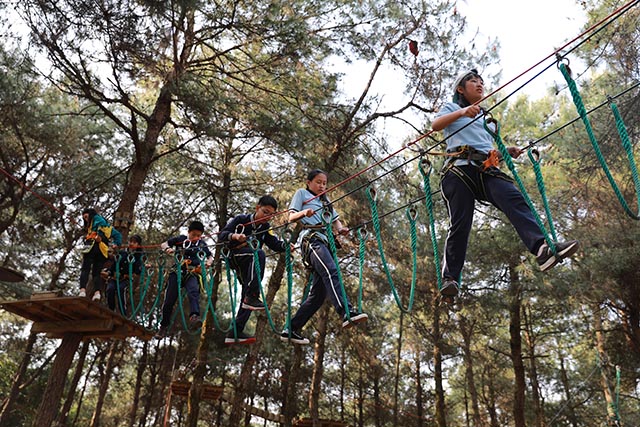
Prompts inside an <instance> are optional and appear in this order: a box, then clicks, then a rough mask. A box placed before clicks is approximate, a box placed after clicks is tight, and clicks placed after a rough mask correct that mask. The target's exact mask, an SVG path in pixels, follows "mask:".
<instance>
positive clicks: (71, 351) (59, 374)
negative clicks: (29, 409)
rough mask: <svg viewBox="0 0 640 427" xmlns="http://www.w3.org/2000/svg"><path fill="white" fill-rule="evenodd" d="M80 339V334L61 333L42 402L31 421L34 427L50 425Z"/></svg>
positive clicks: (56, 412) (58, 404)
mask: <svg viewBox="0 0 640 427" xmlns="http://www.w3.org/2000/svg"><path fill="white" fill-rule="evenodd" d="M81 341H82V334H77V333H65V334H64V335H63V337H62V342H61V343H60V347H59V348H58V354H57V355H56V358H55V360H54V361H53V366H52V367H51V373H50V374H49V380H48V381H47V387H46V388H45V390H44V393H43V395H42V402H41V403H40V407H39V408H38V413H37V414H36V417H35V422H34V423H33V426H34V427H50V426H51V425H52V424H53V421H54V420H55V418H56V415H57V414H58V408H59V407H60V399H61V397H62V393H63V391H64V383H65V381H66V379H67V372H69V367H70V366H71V362H73V356H74V355H75V354H76V351H77V350H78V347H79V346H80V342H81Z"/></svg>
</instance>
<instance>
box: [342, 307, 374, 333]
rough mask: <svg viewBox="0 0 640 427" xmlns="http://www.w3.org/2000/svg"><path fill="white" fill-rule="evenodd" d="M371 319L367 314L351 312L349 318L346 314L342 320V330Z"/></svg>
mask: <svg viewBox="0 0 640 427" xmlns="http://www.w3.org/2000/svg"><path fill="white" fill-rule="evenodd" d="M368 319H369V316H368V315H367V313H356V312H355V311H350V312H349V317H347V315H346V314H345V315H344V317H343V318H342V329H348V328H350V327H352V326H353V325H355V324H357V323H364V322H366V321H367V320H368Z"/></svg>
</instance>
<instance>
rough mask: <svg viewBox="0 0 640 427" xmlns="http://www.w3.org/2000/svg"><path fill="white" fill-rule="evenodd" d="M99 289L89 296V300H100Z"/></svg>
mask: <svg viewBox="0 0 640 427" xmlns="http://www.w3.org/2000/svg"><path fill="white" fill-rule="evenodd" d="M100 296H101V295H100V291H95V292H94V293H93V296H92V297H91V301H100Z"/></svg>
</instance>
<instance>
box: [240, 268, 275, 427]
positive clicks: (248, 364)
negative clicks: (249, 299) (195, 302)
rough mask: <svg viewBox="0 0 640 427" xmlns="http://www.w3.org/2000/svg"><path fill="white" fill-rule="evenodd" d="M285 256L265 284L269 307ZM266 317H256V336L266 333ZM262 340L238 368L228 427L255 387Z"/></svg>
mask: <svg viewBox="0 0 640 427" xmlns="http://www.w3.org/2000/svg"><path fill="white" fill-rule="evenodd" d="M285 267H286V265H285V257H284V256H279V257H278V261H277V263H276V265H275V268H274V270H273V271H272V272H271V277H270V278H269V283H268V284H267V292H266V295H265V297H266V301H267V305H268V306H269V307H271V304H272V303H273V300H274V299H275V296H276V294H277V293H278V290H279V289H280V287H281V286H282V279H283V277H284V273H285ZM267 322H268V319H267V317H266V316H260V317H258V320H257V321H256V332H255V334H256V338H257V337H262V336H264V334H265V333H266V331H267V329H268V328H269V327H270V325H268V324H267ZM263 343H264V340H260V339H258V340H257V341H256V343H255V344H254V345H252V346H250V347H249V352H248V353H247V357H246V359H245V361H244V363H243V364H242V369H241V370H240V375H239V376H238V380H237V381H236V388H235V393H234V395H233V400H232V403H231V415H230V417H229V418H230V420H229V421H230V424H229V427H234V426H237V425H239V421H240V418H241V413H242V404H243V402H244V400H245V399H246V397H247V396H253V394H254V389H255V382H254V381H253V380H252V379H253V371H254V368H255V365H256V362H257V361H258V358H259V357H260V353H261V352H262V349H263Z"/></svg>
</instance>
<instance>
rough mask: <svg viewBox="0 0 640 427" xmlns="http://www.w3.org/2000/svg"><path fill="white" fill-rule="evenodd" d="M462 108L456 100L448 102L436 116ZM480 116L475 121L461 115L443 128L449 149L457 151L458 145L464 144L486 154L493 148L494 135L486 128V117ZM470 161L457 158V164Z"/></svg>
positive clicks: (480, 114)
mask: <svg viewBox="0 0 640 427" xmlns="http://www.w3.org/2000/svg"><path fill="white" fill-rule="evenodd" d="M461 108H462V107H460V106H459V105H458V104H456V103H455V102H447V103H446V104H445V105H444V107H442V109H441V110H440V111H438V114H436V117H440V116H443V115H445V114H449V113H453V112H454V111H458V110H460V109H461ZM478 116H482V112H480V113H479V114H478ZM478 116H476V120H475V121H473V120H474V119H472V118H470V117H466V116H463V117H460V118H459V119H458V120H456V121H455V122H453V123H451V124H450V125H449V126H447V127H446V128H444V129H443V130H442V132H443V134H444V137H445V142H446V143H447V151H456V150H457V148H458V147H462V146H463V145H468V146H469V147H473V148H475V149H476V150H478V151H480V152H481V153H484V154H488V153H489V151H490V150H492V149H493V137H492V136H491V134H490V133H489V132H487V130H486V129H485V128H484V121H485V119H484V118H482V117H480V118H478ZM471 122H473V123H471ZM469 123H471V124H469ZM467 125H468V126H467ZM465 126H466V127H465ZM463 127H464V129H463ZM460 129H462V130H460ZM468 163H469V161H468V160H456V163H455V164H456V165H461V164H468ZM474 163H475V162H474Z"/></svg>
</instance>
